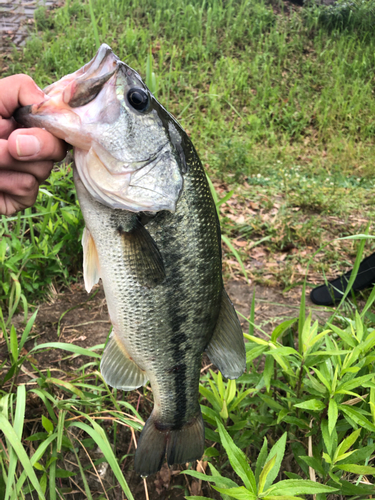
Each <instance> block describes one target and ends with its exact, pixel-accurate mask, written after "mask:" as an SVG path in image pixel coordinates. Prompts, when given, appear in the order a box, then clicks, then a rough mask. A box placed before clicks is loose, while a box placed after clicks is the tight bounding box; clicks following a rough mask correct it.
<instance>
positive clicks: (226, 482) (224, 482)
mask: <svg viewBox="0 0 375 500" xmlns="http://www.w3.org/2000/svg"><path fill="white" fill-rule="evenodd" d="M209 465H212V464H210V463H209ZM210 468H211V467H210ZM211 472H212V469H211ZM181 474H187V475H188V476H192V477H195V478H196V479H201V480H202V481H208V482H209V483H215V484H219V485H220V486H226V487H228V488H236V487H237V484H236V483H235V482H234V481H232V480H231V479H228V478H226V477H223V476H221V475H220V474H217V475H212V476H207V475H206V474H203V473H202V472H197V471H196V470H183V471H181Z"/></svg>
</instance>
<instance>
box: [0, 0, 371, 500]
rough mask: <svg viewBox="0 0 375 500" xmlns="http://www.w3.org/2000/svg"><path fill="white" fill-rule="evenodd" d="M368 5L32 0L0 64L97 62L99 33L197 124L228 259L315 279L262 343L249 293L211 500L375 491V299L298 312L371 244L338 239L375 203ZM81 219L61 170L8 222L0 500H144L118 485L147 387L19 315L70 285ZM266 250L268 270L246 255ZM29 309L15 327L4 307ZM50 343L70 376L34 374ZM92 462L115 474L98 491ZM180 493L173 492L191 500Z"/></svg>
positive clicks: (44, 78)
mask: <svg viewBox="0 0 375 500" xmlns="http://www.w3.org/2000/svg"><path fill="white" fill-rule="evenodd" d="M372 5H373V4H372V2H365V3H359V4H358V6H354V7H353V6H352V5H350V4H349V3H341V4H340V6H339V8H337V9H336V10H335V9H333V8H318V7H315V6H309V7H308V8H305V9H303V10H301V9H294V10H291V11H289V8H287V7H285V5H284V4H283V3H278V2H276V1H275V2H273V3H267V2H266V3H262V2H260V1H255V0H251V1H249V0H229V1H227V2H221V1H219V0H208V1H206V2H202V1H199V2H198V0H177V1H176V2H173V5H172V4H171V3H170V2H168V1H166V0H147V1H146V0H134V1H125V0H117V1H115V0H110V1H104V0H91V1H90V2H89V3H83V2H78V1H75V0H67V1H66V3H65V5H64V6H63V7H62V8H60V9H56V10H55V11H52V12H48V11H47V10H46V9H44V8H40V9H38V10H37V12H36V16H35V19H36V24H35V32H34V36H32V38H31V39H30V40H29V41H28V43H27V44H26V46H25V48H24V49H23V50H22V51H20V52H16V51H14V52H13V53H11V54H10V55H8V56H6V57H4V58H3V59H2V61H1V64H2V65H3V68H2V74H4V75H5V74H13V73H17V72H25V73H28V74H30V75H31V76H33V77H34V78H35V80H36V81H37V83H38V84H39V85H41V86H45V85H48V84H50V83H52V82H53V81H55V80H56V79H58V78H60V77H62V76H63V75H65V74H67V73H69V72H72V71H75V70H76V69H78V68H79V67H81V66H82V65H83V64H84V63H86V62H87V61H88V60H90V59H91V58H92V57H93V55H94V54H95V52H96V49H97V46H98V43H99V42H106V43H108V44H109V45H111V46H112V48H113V50H114V51H115V53H117V55H119V56H120V58H121V59H123V60H124V61H125V62H127V63H128V64H129V65H130V66H132V67H134V68H135V69H136V70H137V71H139V72H140V73H141V75H143V77H144V78H145V80H146V81H147V83H148V85H149V86H150V87H151V88H152V89H153V91H154V92H155V94H156V95H157V97H158V98H159V99H160V101H161V102H162V103H163V104H164V105H166V107H167V108H168V109H169V110H170V111H171V112H172V113H174V114H175V116H176V117H177V118H178V119H179V120H180V122H181V123H182V125H183V126H184V127H185V128H186V129H187V130H188V133H189V134H190V135H191V137H192V139H193V142H194V144H195V145H196V147H197V149H198V151H199V154H200V156H201V159H202V162H203V163H204V164H205V166H206V169H207V171H208V173H209V175H210V177H211V179H212V180H213V185H214V188H215V189H216V192H217V205H218V210H219V213H220V217H221V223H222V227H223V234H224V243H225V244H224V257H225V271H226V272H227V271H228V273H229V270H230V269H231V268H232V271H233V269H234V272H235V273H237V274H242V275H243V274H245V275H246V276H247V277H248V279H251V280H253V281H255V282H260V283H263V284H270V285H282V286H283V287H285V288H290V287H291V286H294V285H296V284H298V283H304V282H305V275H306V273H308V279H307V282H306V283H305V284H304V287H303V291H302V299H301V307H300V313H299V315H298V317H297V316H296V317H295V318H290V319H289V320H286V321H284V322H283V323H281V324H279V325H278V326H276V328H275V330H274V331H273V332H272V333H271V335H267V334H265V332H263V331H261V329H260V328H259V327H258V326H257V325H255V324H254V310H255V304H256V294H255V301H253V304H252V308H251V313H250V316H249V318H246V320H247V321H248V325H249V330H248V334H247V335H246V338H247V340H248V342H247V345H246V349H247V372H246V373H245V374H244V375H243V376H242V377H241V378H240V379H239V380H237V381H225V380H223V379H222V377H221V375H220V374H217V373H216V372H214V371H211V372H208V373H205V374H204V375H203V376H202V378H201V387H200V391H201V403H202V413H203V415H204V419H205V422H206V437H207V441H206V446H207V447H206V450H205V457H204V462H203V463H202V467H203V468H204V470H205V472H206V474H205V475H200V474H202V468H197V470H193V468H192V467H190V469H189V471H187V474H189V475H191V476H195V477H196V478H197V479H199V480H202V481H203V483H202V484H203V487H204V491H203V494H205V495H209V497H210V498H223V500H228V499H229V498H249V499H251V500H256V499H258V498H259V499H260V498H264V497H266V498H268V500H271V499H273V500H275V499H276V498H278V497H280V495H281V494H283V495H284V500H286V498H288V499H290V500H292V498H294V499H295V498H296V496H295V495H298V497H299V498H311V496H309V495H312V494H316V499H317V500H328V499H329V500H333V499H338V498H342V497H344V498H346V499H351V500H354V499H362V498H366V499H367V498H369V497H370V495H371V494H373V492H374V487H373V484H372V483H373V475H374V471H375V469H374V467H373V462H374V451H375V444H374V440H375V412H374V408H375V385H374V383H375V381H374V376H373V373H374V363H375V356H374V346H375V340H374V338H375V337H374V335H375V334H374V332H375V330H374V325H375V322H374V319H375V317H374V314H373V313H372V310H373V301H374V298H375V294H374V292H371V294H367V295H366V296H365V300H364V302H363V304H362V306H358V304H357V303H356V302H353V301H352V300H350V301H349V302H346V303H345V304H343V305H342V306H341V308H340V309H339V310H338V311H336V312H335V311H333V310H332V317H331V319H330V321H329V322H328V323H327V324H323V323H322V324H318V323H317V322H313V321H312V320H311V316H310V315H309V314H308V311H306V310H305V309H306V300H305V294H306V289H307V287H308V286H309V282H311V281H313V282H314V281H319V280H320V281H322V276H323V272H324V273H325V274H326V275H327V276H328V277H331V276H333V275H334V274H335V273H339V272H342V270H343V268H346V267H350V266H352V265H353V263H354V261H355V258H356V256H357V264H358V262H359V261H360V259H361V258H363V255H365V254H366V253H369V252H372V251H374V248H375V243H374V239H373V238H368V239H367V240H366V247H364V242H365V240H358V239H357V240H356V239H342V238H343V237H349V236H351V235H353V234H355V233H364V232H365V230H366V228H367V227H368V225H369V221H370V220H372V219H373V218H374V215H375V214H374V212H375V210H374V202H373V189H374V182H375V179H374V169H373V158H374V157H375V148H374V138H373V137H374V133H375V124H374V118H373V117H374V116H375V104H374V95H373V92H374V77H375V39H374V37H373V36H372V30H373V28H372V26H373V22H372V19H373V18H372V17H371V16H372V12H373V10H371V9H373V7H372ZM82 226H83V220H82V215H81V213H80V211H79V206H78V203H77V199H76V195H75V192H74V186H73V182H72V177H71V171H70V168H69V167H67V166H65V167H60V168H58V169H56V170H55V171H54V172H53V174H52V176H51V177H50V179H49V181H47V182H46V184H45V186H44V187H43V188H42V190H41V192H40V194H39V197H38V200H37V203H36V205H35V207H33V208H32V209H28V210H27V211H26V212H25V213H22V214H18V215H16V216H15V217H11V218H5V217H2V219H1V221H0V283H1V288H0V304H1V309H0V311H1V314H0V348H2V349H3V351H2V352H5V356H4V358H3V359H0V398H1V399H0V428H1V432H0V468H1V474H0V498H1V499H2V498H5V499H6V500H8V498H11V499H18V498H27V499H28V498H31V495H32V498H50V499H51V500H54V499H60V498H64V497H65V498H74V496H73V495H74V494H73V493H72V491H75V490H77V491H79V493H78V494H79V495H84V496H85V497H87V498H95V499H96V500H99V499H102V498H113V495H114V494H115V493H114V492H115V491H116V495H117V496H118V498H128V499H131V498H132V494H133V495H134V497H136V496H135V491H133V493H130V492H129V491H128V488H129V485H128V484H127V481H126V480H125V477H126V479H127V480H128V483H129V484H132V485H133V484H135V483H134V480H132V476H131V471H132V468H133V465H132V464H133V453H134V449H132V448H131V442H132V439H133V436H134V431H139V430H140V429H141V428H142V425H143V421H144V419H145V418H146V417H147V416H148V414H149V411H150V405H151V403H150V399H152V394H150V393H149V390H148V389H147V388H144V390H143V392H140V394H136V393H134V392H133V393H126V394H125V393H123V392H121V391H116V390H112V389H110V388H108V387H107V386H106V384H105V383H104V381H103V380H102V378H101V376H100V373H99V360H100V355H101V350H102V348H103V345H100V346H95V348H90V349H84V348H81V347H78V346H75V345H74V344H66V343H63V342H58V340H59V339H56V342H45V343H41V340H40V339H39V335H40V333H41V332H40V331H39V330H38V327H37V326H36V324H37V323H36V321H37V318H38V313H37V312H36V311H35V312H33V314H32V315H30V313H29V309H30V306H31V305H35V304H36V303H37V302H38V301H40V300H42V299H43V298H45V297H46V295H48V293H51V292H53V290H54V289H56V288H57V289H60V287H64V286H67V285H69V284H71V283H72V280H76V279H80V278H81V274H80V272H81V259H82V257H81V247H80V237H81V232H82ZM372 232H373V227H372V226H371V225H370V226H369V234H371V233H372ZM257 252H258V253H257ZM259 252H260V253H259ZM262 252H263V253H264V254H266V257H260V255H261V253H262ZM233 253H234V255H235V260H232V259H231V258H230V256H231V254H233ZM262 258H264V259H265V261H266V262H267V264H269V265H268V266H267V268H266V269H261V268H257V267H254V266H253V265H252V263H253V261H254V260H256V259H258V260H259V259H262ZM355 268H357V266H355ZM22 309H23V312H24V316H25V324H24V326H22V321H21V322H20V320H19V318H17V317H15V315H16V313H17V311H20V310H22ZM58 328H59V325H58ZM25 346H27V349H25ZM47 350H52V352H53V351H56V352H58V353H61V356H62V357H63V362H67V363H69V362H70V364H69V368H67V367H66V365H64V363H63V364H62V365H61V366H62V367H61V368H58V369H57V371H55V369H52V368H49V367H47V369H46V367H44V366H39V365H38V360H37V359H36V358H37V357H38V354H39V353H44V352H45V351H47ZM25 369H26V370H27V372H26V373H27V374H28V375H27V376H28V377H29V379H30V380H29V382H28V383H27V384H26V385H24V384H23V382H21V383H20V380H24V379H21V374H22V373H24V372H23V371H22V370H25ZM120 429H125V431H124V432H125V436H126V443H125V444H126V446H125V448H124V443H120V436H121V435H122V434H121V432H120ZM97 445H99V446H100V448H101V451H102V454H101V455H100V457H98V456H97V455H95V450H96V447H97ZM88 457H90V459H91V461H90V460H89V459H88ZM91 457H93V458H91ZM205 462H207V463H206V464H205ZM69 463H73V464H74V466H73V467H70V466H69ZM103 464H109V467H110V469H111V471H112V476H111V477H112V479H111V482H110V484H107V483H105V484H103V485H101V486H102V488H101V489H102V492H101V493H95V494H94V493H93V489H92V487H91V485H92V482H91V481H92V478H93V477H94V480H95V481H96V483H97V484H99V483H100V473H99V472H98V471H99V469H100V467H101V466H102V465H103ZM204 464H205V465H204ZM249 464H250V465H249ZM287 464H288V465H287ZM287 469H288V470H287ZM129 478H130V479H129ZM365 478H366V479H365ZM312 479H314V482H313V481H312ZM132 481H133V482H132ZM301 481H302V482H301ZM366 482H367V484H366ZM208 483H210V484H213V488H214V489H209V488H208V486H207V484H208ZM145 484H146V483H145ZM187 484H188V483H187ZM148 485H149V487H150V486H151V487H152V485H153V480H152V479H150V480H149V481H148ZM184 485H185V482H184V481H182V482H180V483H178V484H174V486H176V487H178V488H182V491H183V492H184V493H183V494H184V495H185V497H186V498H189V497H190V496H191V494H190V493H189V491H188V489H187V488H185V486H184ZM138 486H139V484H137V488H134V490H136V491H137V495H140V493H139V489H138ZM184 488H185V491H184ZM95 491H97V489H95ZM171 491H172V490H171ZM174 491H176V490H174ZM142 494H143V493H142ZM168 494H169V493H168ZM119 495H122V497H121V496H119ZM145 495H146V493H145ZM215 495H216V496H215ZM340 495H341V497H340ZM191 498H198V499H199V498H208V497H202V496H201V497H191ZM137 500H138V498H137Z"/></svg>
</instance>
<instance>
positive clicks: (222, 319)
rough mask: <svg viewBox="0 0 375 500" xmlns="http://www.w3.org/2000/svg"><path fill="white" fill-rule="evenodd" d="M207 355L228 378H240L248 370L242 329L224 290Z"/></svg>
mask: <svg viewBox="0 0 375 500" xmlns="http://www.w3.org/2000/svg"><path fill="white" fill-rule="evenodd" d="M206 353H207V355H208V357H209V358H210V360H211V361H212V362H213V363H214V364H215V365H216V366H217V367H218V369H219V370H220V371H221V373H222V374H223V375H224V377H226V378H230V379H234V378H238V377H239V376H240V375H242V374H243V372H244V371H245V369H246V351H245V343H244V338H243V334H242V328H241V325H240V322H239V320H238V317H237V314H236V311H235V310H234V307H233V304H232V302H231V301H230V299H229V297H228V295H227V292H226V291H225V290H224V289H223V295H222V299H221V309H220V313H219V317H218V320H217V323H216V327H215V331H214V334H213V336H212V339H211V341H210V343H209V344H208V347H207V349H206Z"/></svg>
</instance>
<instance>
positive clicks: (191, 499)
mask: <svg viewBox="0 0 375 500" xmlns="http://www.w3.org/2000/svg"><path fill="white" fill-rule="evenodd" d="M185 498H186V500H211V499H210V498H208V497H199V496H198V497H197V496H193V497H185Z"/></svg>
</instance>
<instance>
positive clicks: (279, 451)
mask: <svg viewBox="0 0 375 500" xmlns="http://www.w3.org/2000/svg"><path fill="white" fill-rule="evenodd" d="M286 438H287V433H286V432H284V434H283V435H282V436H281V438H280V439H279V440H278V441H277V442H276V443H275V444H274V445H273V446H272V448H271V450H270V452H269V454H268V457H267V459H266V463H267V462H268V461H269V460H271V458H272V457H274V456H275V455H276V460H275V465H274V466H273V468H272V470H271V471H270V472H269V474H268V476H267V479H266V482H265V485H264V490H266V489H267V488H269V487H270V486H271V484H272V483H273V482H274V480H275V479H276V477H277V475H278V473H279V470H280V467H281V462H282V460H283V458H284V453H285V445H286Z"/></svg>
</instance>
